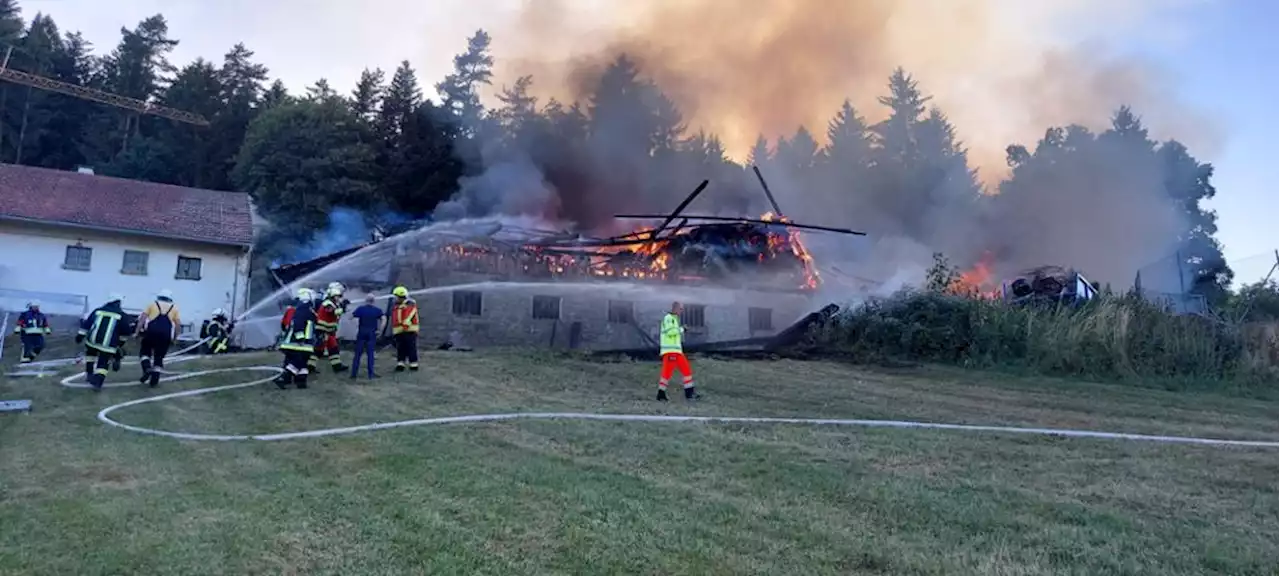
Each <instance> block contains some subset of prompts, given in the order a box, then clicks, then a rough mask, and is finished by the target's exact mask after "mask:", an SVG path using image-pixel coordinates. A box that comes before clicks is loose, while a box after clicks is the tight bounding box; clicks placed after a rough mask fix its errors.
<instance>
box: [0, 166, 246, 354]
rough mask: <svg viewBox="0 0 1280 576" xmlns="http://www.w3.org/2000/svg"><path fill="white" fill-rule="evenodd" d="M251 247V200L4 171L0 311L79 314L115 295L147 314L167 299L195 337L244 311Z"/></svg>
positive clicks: (0, 182)
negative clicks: (218, 315) (216, 317)
mask: <svg viewBox="0 0 1280 576" xmlns="http://www.w3.org/2000/svg"><path fill="white" fill-rule="evenodd" d="M252 243H253V221H252V216H251V206H250V202H249V196H248V195H247V194H243V193H239V192H219V191H213V190H200V189H195V188H184V187H180V186H169V185H165V184H154V183H150V182H140V181H135V180H125V179H121V178H109V177H105V176H96V175H94V174H92V172H90V171H88V170H83V169H82V170H81V171H79V172H66V171H61V170H50V169H45V168H33V167H30V166H15V165H11V164H0V310H9V311H14V310H19V309H21V307H22V306H24V304H25V302H26V301H27V300H30V299H38V300H40V301H41V303H42V306H43V307H44V308H45V311H46V312H48V313H52V314H71V313H76V314H81V313H83V312H84V311H85V310H83V309H84V308H88V309H92V308H94V307H96V306H99V305H101V304H102V303H103V302H104V301H105V300H106V299H107V296H108V295H109V294H111V293H113V292H114V293H119V294H121V295H123V296H124V301H123V304H124V307H125V310H128V311H141V310H142V308H144V307H145V306H146V305H147V304H148V303H150V302H151V301H152V300H153V299H154V298H155V295H156V293H157V292H158V291H160V290H162V289H168V290H171V291H172V292H173V298H174V300H175V301H176V302H177V303H178V304H179V307H180V308H181V310H182V313H183V324H184V325H185V326H184V330H189V329H190V326H192V325H194V326H197V327H198V326H199V322H200V320H201V319H203V318H207V317H208V316H209V314H210V313H211V312H212V311H213V310H214V309H216V308H223V309H226V310H227V311H228V312H230V313H231V314H232V315H233V316H234V315H235V314H236V313H237V312H239V311H243V310H244V309H245V307H246V305H247V302H246V300H247V298H248V293H249V292H248V287H249V256H250V247H251V245H252ZM78 308H79V309H78Z"/></svg>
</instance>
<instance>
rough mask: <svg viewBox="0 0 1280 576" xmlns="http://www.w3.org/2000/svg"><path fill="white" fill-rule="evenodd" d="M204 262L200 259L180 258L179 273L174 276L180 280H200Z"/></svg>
mask: <svg viewBox="0 0 1280 576" xmlns="http://www.w3.org/2000/svg"><path fill="white" fill-rule="evenodd" d="M202 264H203V262H202V261H201V260H200V259H199V258H189V257H187V256H179V257H178V271H177V273H175V274H174V275H173V277H174V278H176V279H178V280H199V279H200V268H201V265H202Z"/></svg>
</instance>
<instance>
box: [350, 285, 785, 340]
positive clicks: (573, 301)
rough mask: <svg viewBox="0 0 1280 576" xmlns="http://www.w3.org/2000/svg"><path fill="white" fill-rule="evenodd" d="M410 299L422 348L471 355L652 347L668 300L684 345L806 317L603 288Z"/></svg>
mask: <svg viewBox="0 0 1280 576" xmlns="http://www.w3.org/2000/svg"><path fill="white" fill-rule="evenodd" d="M458 279H459V278H453V279H452V280H458ZM467 280H468V281H469V282H468V283H470V282H475V281H483V280H482V279H480V278H467ZM449 284H450V285H454V284H455V283H454V282H450V283H449ZM415 299H416V300H417V302H418V307H419V309H420V311H421V336H420V341H421V345H422V346H423V347H424V348H425V347H433V346H436V345H438V344H440V343H441V342H444V341H445V340H446V339H447V338H448V337H449V335H450V333H451V332H454V331H457V332H458V333H459V334H461V335H462V337H463V340H464V341H465V343H466V344H468V345H471V346H477V347H479V346H534V347H552V346H554V347H558V348H568V347H571V346H572V347H577V348H583V349H594V350H601V349H613V348H639V347H645V346H649V345H651V342H650V341H648V340H646V338H645V336H644V335H642V334H641V332H643V333H644V334H645V335H647V336H648V338H651V339H653V340H652V342H656V341H657V332H658V325H659V324H660V322H661V320H662V317H663V315H665V314H666V313H667V311H668V310H669V309H670V307H671V302H672V301H673V300H675V299H679V300H680V301H681V302H684V303H685V306H686V312H685V318H684V320H685V326H686V333H685V342H687V343H697V342H710V341H722V340H737V339H744V338H752V337H761V336H771V335H773V334H776V333H777V332H778V331H780V330H782V329H783V328H786V327H787V326H789V325H791V324H792V323H793V322H795V321H796V320H798V319H799V318H800V317H802V316H803V315H804V314H806V313H808V312H809V311H810V310H809V307H810V303H809V298H808V297H807V296H805V295H801V294H777V293H761V292H750V291H728V290H708V289H698V288H681V289H675V290H673V291H672V292H664V291H660V290H619V289H616V288H614V287H612V286H610V285H609V284H607V283H601V284H600V285H599V287H598V288H595V287H592V288H585V289H584V288H583V287H581V285H578V286H574V287H557V286H554V285H547V286H543V287H538V288H535V289H529V288H526V287H523V286H519V285H513V286H512V287H510V288H490V287H484V288H479V289H476V288H469V289H468V288H461V289H458V290H453V291H441V292H434V293H428V294H421V295H418V296H416V297H415ZM753 309H754V311H753ZM346 324H350V323H349V322H348V323H346ZM346 331H347V330H344V332H346Z"/></svg>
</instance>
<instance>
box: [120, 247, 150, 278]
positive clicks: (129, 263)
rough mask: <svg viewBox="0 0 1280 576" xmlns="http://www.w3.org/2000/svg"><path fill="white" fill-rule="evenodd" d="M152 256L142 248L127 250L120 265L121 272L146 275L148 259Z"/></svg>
mask: <svg viewBox="0 0 1280 576" xmlns="http://www.w3.org/2000/svg"><path fill="white" fill-rule="evenodd" d="M150 256H151V255H150V254H148V253H147V252H143V251H141V250H125V251H124V263H122V264H121V265H120V273H121V274H129V275H131V276H146V275H147V260H148V259H149V258H150Z"/></svg>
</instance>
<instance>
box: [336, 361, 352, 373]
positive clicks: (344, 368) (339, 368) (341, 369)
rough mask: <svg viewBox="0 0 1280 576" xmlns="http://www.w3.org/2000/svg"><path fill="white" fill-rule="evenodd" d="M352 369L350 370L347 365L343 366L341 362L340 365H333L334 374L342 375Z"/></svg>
mask: <svg viewBox="0 0 1280 576" xmlns="http://www.w3.org/2000/svg"><path fill="white" fill-rule="evenodd" d="M350 369H351V368H350V367H349V366H347V365H346V364H343V363H341V362H339V363H337V364H334V365H333V373H334V374H341V373H343V372H346V371H347V370H350Z"/></svg>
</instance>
